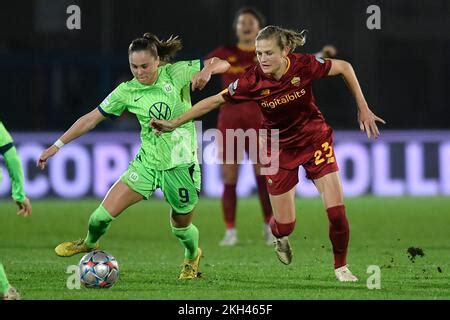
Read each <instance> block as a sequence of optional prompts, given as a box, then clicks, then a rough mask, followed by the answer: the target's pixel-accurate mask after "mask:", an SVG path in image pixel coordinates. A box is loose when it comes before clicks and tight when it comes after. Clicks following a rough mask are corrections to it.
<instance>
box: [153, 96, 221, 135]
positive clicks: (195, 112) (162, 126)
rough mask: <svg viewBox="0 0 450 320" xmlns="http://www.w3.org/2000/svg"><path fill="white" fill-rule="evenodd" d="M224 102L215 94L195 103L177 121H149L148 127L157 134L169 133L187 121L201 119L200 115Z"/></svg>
mask: <svg viewBox="0 0 450 320" xmlns="http://www.w3.org/2000/svg"><path fill="white" fill-rule="evenodd" d="M224 102H225V99H224V98H223V96H222V94H221V93H219V94H216V95H214V96H210V97H208V98H206V99H203V100H201V101H199V102H197V103H196V104H195V105H194V106H193V107H192V108H190V109H189V110H188V111H186V112H185V113H183V114H182V115H181V116H180V117H178V118H177V119H173V120H170V121H167V120H158V119H152V120H151V121H150V127H152V128H153V129H154V130H155V131H156V132H157V133H162V132H169V131H173V130H175V129H176V128H177V127H179V126H181V125H183V124H185V123H186V122H188V121H191V120H193V119H196V118H198V117H201V116H202V115H204V114H206V113H208V112H210V111H211V110H214V109H215V108H217V107H219V106H220V105H221V104H223V103H224Z"/></svg>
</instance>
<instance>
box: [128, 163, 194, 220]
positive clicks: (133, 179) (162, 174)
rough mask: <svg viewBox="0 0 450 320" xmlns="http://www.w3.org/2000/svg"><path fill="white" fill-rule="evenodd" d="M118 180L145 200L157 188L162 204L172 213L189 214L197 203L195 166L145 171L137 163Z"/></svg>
mask: <svg viewBox="0 0 450 320" xmlns="http://www.w3.org/2000/svg"><path fill="white" fill-rule="evenodd" d="M120 180H121V181H122V182H124V183H126V184H127V185H128V186H129V187H130V188H131V189H133V190H134V191H136V192H137V193H139V194H141V195H142V196H143V197H144V199H148V198H149V197H150V196H151V195H152V194H153V192H154V191H155V190H156V189H158V188H160V189H161V190H162V192H163V193H164V197H165V199H166V201H167V202H168V203H169V204H170V206H171V207H172V209H173V210H174V211H175V212H176V213H180V214H187V213H189V212H191V211H192V210H193V209H194V207H195V206H196V204H197V202H198V197H199V193H200V185H201V175H200V166H199V164H198V163H192V164H191V165H186V166H179V167H175V168H172V169H169V170H154V169H147V168H145V167H144V166H143V165H142V163H141V162H140V161H139V160H138V159H134V160H133V161H131V162H130V165H129V166H128V169H127V171H125V173H124V174H122V175H121V177H120Z"/></svg>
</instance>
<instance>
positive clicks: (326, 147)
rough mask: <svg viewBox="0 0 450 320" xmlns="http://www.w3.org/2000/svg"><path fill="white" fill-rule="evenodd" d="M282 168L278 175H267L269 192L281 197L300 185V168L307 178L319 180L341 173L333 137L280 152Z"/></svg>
mask: <svg viewBox="0 0 450 320" xmlns="http://www.w3.org/2000/svg"><path fill="white" fill-rule="evenodd" d="M279 161H280V167H279V170H278V172H277V173H276V174H274V175H267V176H266V180H267V190H268V192H269V193H270V194H271V195H280V194H283V193H286V192H288V191H289V190H291V189H292V188H293V187H295V185H296V184H297V183H298V168H299V167H300V166H303V168H304V169H305V172H306V177H307V178H308V179H311V180H316V179H319V178H321V177H323V176H325V175H327V174H328V173H331V172H336V171H339V167H338V165H337V162H336V156H335V154H334V149H333V136H332V134H330V135H329V136H328V137H326V138H324V139H322V140H321V141H320V143H317V144H314V145H310V146H307V147H301V148H295V149H287V150H283V149H281V150H280V154H279Z"/></svg>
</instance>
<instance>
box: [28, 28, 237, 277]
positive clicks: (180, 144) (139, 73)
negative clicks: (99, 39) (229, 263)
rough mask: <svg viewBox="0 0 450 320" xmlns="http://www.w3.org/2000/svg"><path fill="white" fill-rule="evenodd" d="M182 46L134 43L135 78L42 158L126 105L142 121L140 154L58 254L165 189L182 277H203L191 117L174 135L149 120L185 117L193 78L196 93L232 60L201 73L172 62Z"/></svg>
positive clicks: (150, 40) (70, 251) (42, 160)
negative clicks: (80, 235)
mask: <svg viewBox="0 0 450 320" xmlns="http://www.w3.org/2000/svg"><path fill="white" fill-rule="evenodd" d="M180 49H181V41H180V40H179V39H177V37H175V38H173V37H171V38H169V39H168V40H165V41H163V40H160V39H158V37H156V36H155V35H153V34H150V33H146V34H144V36H143V37H142V38H138V39H135V40H133V42H132V43H131V44H130V46H129V49H128V58H129V63H130V69H131V73H132V74H133V76H134V78H133V79H132V80H130V81H127V82H124V83H122V84H120V85H119V86H118V87H117V88H116V89H115V90H114V91H112V92H111V94H110V95H109V96H108V97H107V98H106V99H105V100H104V101H103V102H102V103H101V104H100V106H99V107H98V108H95V109H94V110H92V111H91V112H89V113H87V114H86V115H84V116H82V117H81V118H79V119H78V120H77V121H76V122H75V123H74V124H73V125H72V126H71V127H70V129H69V130H67V131H66V132H65V133H64V134H63V135H62V136H61V137H60V138H59V139H58V140H57V141H56V142H55V143H54V144H53V145H52V146H50V147H49V148H48V149H47V150H45V151H44V152H43V153H42V154H41V156H40V157H39V160H38V163H37V165H38V167H39V168H40V169H41V170H42V169H44V167H45V164H46V162H47V160H48V159H49V158H50V157H52V156H53V155H55V154H56V153H57V152H58V151H59V149H60V148H61V147H62V146H63V145H64V144H67V143H69V142H70V141H72V140H74V139H76V138H78V137H80V136H81V135H83V134H85V133H87V132H89V131H90V130H92V129H94V128H95V126H96V125H97V124H98V123H99V122H101V121H103V120H105V119H107V118H114V117H117V116H120V115H121V114H122V112H123V111H124V110H128V111H129V112H131V113H133V114H135V115H136V117H137V119H138V120H139V123H140V124H141V148H140V150H139V153H138V154H137V156H136V157H135V159H134V160H133V161H132V162H131V163H130V165H129V167H128V170H127V171H126V172H125V173H123V174H122V176H121V177H120V179H119V180H118V181H117V182H116V183H115V184H114V185H113V186H112V187H111V189H110V190H109V192H108V193H107V194H106V196H105V198H104V200H103V202H102V203H101V205H100V206H99V207H98V208H97V209H96V210H95V211H94V212H93V213H92V215H91V217H90V219H89V228H88V233H87V236H86V238H85V239H81V240H78V241H71V242H64V243H61V244H60V245H58V246H57V247H56V248H55V252H56V254H57V255H59V256H64V257H68V256H72V255H74V254H77V253H80V252H88V251H91V250H94V249H96V248H98V247H99V244H98V240H99V238H100V237H101V236H102V235H103V234H105V232H106V231H107V229H108V227H109V225H110V223H111V222H112V221H113V220H114V219H115V218H116V217H117V216H118V215H120V213H122V212H123V211H124V210H125V209H127V208H128V207H130V206H131V205H133V204H135V203H136V202H138V201H140V200H142V199H144V198H145V199H147V198H148V197H150V196H151V195H152V193H153V192H154V191H155V189H156V188H161V190H162V191H163V193H164V196H165V198H166V201H167V202H168V203H169V204H170V206H171V209H172V211H171V226H172V232H173V234H174V235H175V236H176V237H177V238H178V239H179V240H180V242H181V244H182V245H183V246H184V247H185V260H184V263H183V269H182V271H181V274H180V277H179V278H180V279H193V278H196V277H197V276H198V267H199V263H200V258H201V255H202V251H201V249H200V248H199V247H198V240H199V232H198V229H197V227H196V226H195V225H194V224H192V216H193V211H194V207H195V205H196V204H197V202H198V193H199V191H200V168H199V164H198V159H197V137H196V132H195V126H194V123H193V122H189V123H186V125H184V126H183V128H182V129H183V130H182V131H181V132H182V134H181V135H180V134H179V133H180V132H178V133H176V132H174V133H173V134H172V133H169V134H166V135H161V136H158V135H156V134H155V133H154V132H153V131H152V130H150V129H149V127H148V123H149V121H150V120H151V119H153V118H156V119H166V120H169V119H173V118H176V117H178V116H180V115H181V114H183V113H184V112H185V111H187V110H188V109H189V108H191V99H190V94H189V90H190V88H189V84H190V83H191V82H192V90H195V89H197V88H198V89H203V87H204V86H205V85H206V83H207V82H208V81H209V80H210V78H211V75H213V74H217V73H222V72H225V71H226V70H227V69H228V68H229V64H228V62H226V61H224V60H221V59H218V58H211V59H208V60H206V61H205V67H204V68H203V69H202V70H201V67H200V66H201V61H200V60H192V61H179V62H176V63H173V64H171V63H168V61H169V59H170V58H172V57H173V56H174V55H175V53H176V52H177V51H178V50H180Z"/></svg>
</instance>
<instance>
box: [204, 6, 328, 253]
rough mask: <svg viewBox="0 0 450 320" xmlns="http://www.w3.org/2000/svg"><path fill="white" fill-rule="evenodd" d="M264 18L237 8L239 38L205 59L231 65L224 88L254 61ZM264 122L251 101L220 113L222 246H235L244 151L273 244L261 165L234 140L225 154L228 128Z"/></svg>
mask: <svg viewBox="0 0 450 320" xmlns="http://www.w3.org/2000/svg"><path fill="white" fill-rule="evenodd" d="M265 20H266V19H265V17H264V16H263V15H262V14H261V13H260V12H259V11H258V10H256V9H255V8H252V7H243V8H241V9H239V10H238V11H237V12H236V14H235V17H234V21H233V29H234V30H235V32H236V37H237V39H238V42H237V44H235V45H231V46H222V47H219V48H217V49H215V50H214V51H212V52H211V53H209V54H208V55H207V56H206V58H205V59H209V58H212V57H218V58H220V59H223V60H226V61H228V62H229V63H230V65H231V67H230V68H229V69H228V71H227V72H225V73H223V74H222V75H221V78H222V85H223V87H224V88H226V87H227V86H228V85H229V84H230V83H232V82H233V81H234V80H236V79H237V78H238V77H240V76H242V75H243V74H244V73H245V70H246V69H247V68H248V67H250V66H251V65H253V64H254V63H255V62H257V58H256V55H255V39H256V36H257V34H258V32H259V31H260V30H261V28H262V27H263V26H265ZM335 54H336V48H334V47H333V46H331V45H327V46H324V47H323V49H322V51H320V52H318V53H316V56H321V57H333V56H334V55H335ZM262 122H263V118H262V114H261V111H259V109H258V104H257V103H256V102H255V101H252V100H246V101H239V102H237V103H229V102H225V103H224V104H223V105H222V107H221V108H220V111H219V117H218V122H217V128H218V129H219V130H220V132H221V134H222V138H223V140H222V143H219V156H220V157H221V160H222V179H223V183H224V188H223V193H222V198H221V201H222V211H223V218H224V222H225V227H226V232H225V236H224V238H223V239H222V241H221V242H220V245H222V246H233V245H235V244H236V243H237V241H238V237H237V229H236V206H237V195H236V184H237V182H238V173H239V163H240V161H241V160H242V156H243V154H244V152H246V153H247V155H248V156H249V158H250V160H251V161H252V163H253V164H254V172H255V178H256V186H257V190H258V195H259V200H260V202H261V207H262V212H263V220H264V225H263V235H264V239H265V241H266V243H267V244H270V245H272V244H273V236H272V231H271V228H270V224H269V223H270V219H271V217H272V207H271V205H270V200H269V195H268V193H267V187H266V181H265V177H264V176H262V175H261V173H260V168H261V164H260V163H259V161H258V159H257V158H258V157H257V156H256V155H254V154H252V152H250V150H249V143H245V144H239V143H237V139H236V138H235V139H234V149H233V152H232V153H231V154H227V152H226V150H227V139H226V130H227V129H231V130H233V132H236V131H235V130H237V129H242V130H244V132H248V131H247V130H254V131H255V132H256V133H258V132H259V131H258V130H259V129H260V128H261V124H262Z"/></svg>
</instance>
